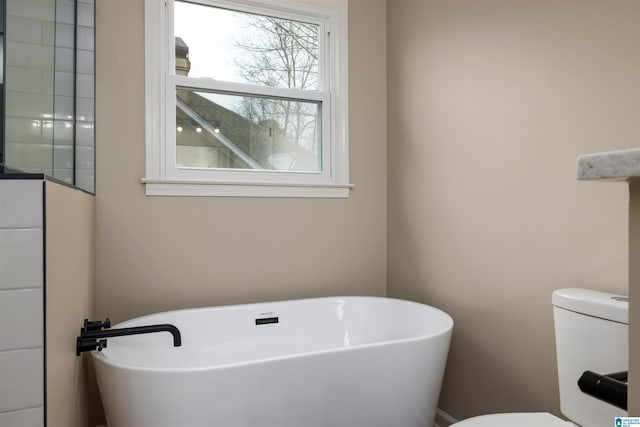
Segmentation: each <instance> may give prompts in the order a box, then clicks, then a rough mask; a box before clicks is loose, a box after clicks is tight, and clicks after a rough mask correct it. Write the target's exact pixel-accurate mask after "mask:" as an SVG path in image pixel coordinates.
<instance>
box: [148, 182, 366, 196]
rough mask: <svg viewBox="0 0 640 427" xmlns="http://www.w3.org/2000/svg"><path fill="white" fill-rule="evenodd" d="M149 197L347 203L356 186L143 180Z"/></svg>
mask: <svg viewBox="0 0 640 427" xmlns="http://www.w3.org/2000/svg"><path fill="white" fill-rule="evenodd" d="M142 182H143V183H144V184H145V194H146V195H147V196H200V197H203V196H204V197H207V196H212V197H216V196H218V197H315V198H331V199H346V198H348V197H349V192H350V190H351V189H352V188H353V187H354V185H353V184H344V185H341V184H322V185H318V184H292V183H269V184H265V183H252V182H246V183H244V182H243V183H238V182H216V183H213V182H209V181H187V180H179V181H176V180H166V179H149V178H143V179H142Z"/></svg>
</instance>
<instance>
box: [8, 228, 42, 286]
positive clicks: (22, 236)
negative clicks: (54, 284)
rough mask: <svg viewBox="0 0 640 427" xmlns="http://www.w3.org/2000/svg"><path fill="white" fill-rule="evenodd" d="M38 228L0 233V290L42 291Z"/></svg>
mask: <svg viewBox="0 0 640 427" xmlns="http://www.w3.org/2000/svg"><path fill="white" fill-rule="evenodd" d="M43 255H44V254H43V236H42V229H41V228H31V229H29V228H24V229H0V289H16V288H42V283H43V280H44V279H43V277H44V276H43V266H42V257H43Z"/></svg>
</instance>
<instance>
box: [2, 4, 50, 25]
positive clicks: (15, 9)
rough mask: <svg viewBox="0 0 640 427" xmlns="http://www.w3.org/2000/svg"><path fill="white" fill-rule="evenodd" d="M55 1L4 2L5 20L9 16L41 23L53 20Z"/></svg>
mask: <svg viewBox="0 0 640 427" xmlns="http://www.w3.org/2000/svg"><path fill="white" fill-rule="evenodd" d="M55 5H56V1H55V0H19V1H8V2H6V7H7V19H11V18H9V16H11V15H13V16H21V17H24V18H34V19H39V20H41V21H53V20H54V19H55Z"/></svg>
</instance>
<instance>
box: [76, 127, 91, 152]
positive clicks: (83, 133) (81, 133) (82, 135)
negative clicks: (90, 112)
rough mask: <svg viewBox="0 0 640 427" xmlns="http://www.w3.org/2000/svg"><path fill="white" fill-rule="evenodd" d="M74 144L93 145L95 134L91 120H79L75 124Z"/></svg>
mask: <svg viewBox="0 0 640 427" xmlns="http://www.w3.org/2000/svg"><path fill="white" fill-rule="evenodd" d="M76 144H78V145H82V146H85V147H93V146H94V145H95V134H94V126H93V122H81V121H78V123H77V124H76Z"/></svg>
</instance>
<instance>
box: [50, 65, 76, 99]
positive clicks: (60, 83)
mask: <svg viewBox="0 0 640 427" xmlns="http://www.w3.org/2000/svg"><path fill="white" fill-rule="evenodd" d="M73 86H74V78H73V73H70V72H67V71H56V75H55V87H56V88H55V94H56V95H66V96H73ZM54 107H55V106H54Z"/></svg>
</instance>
